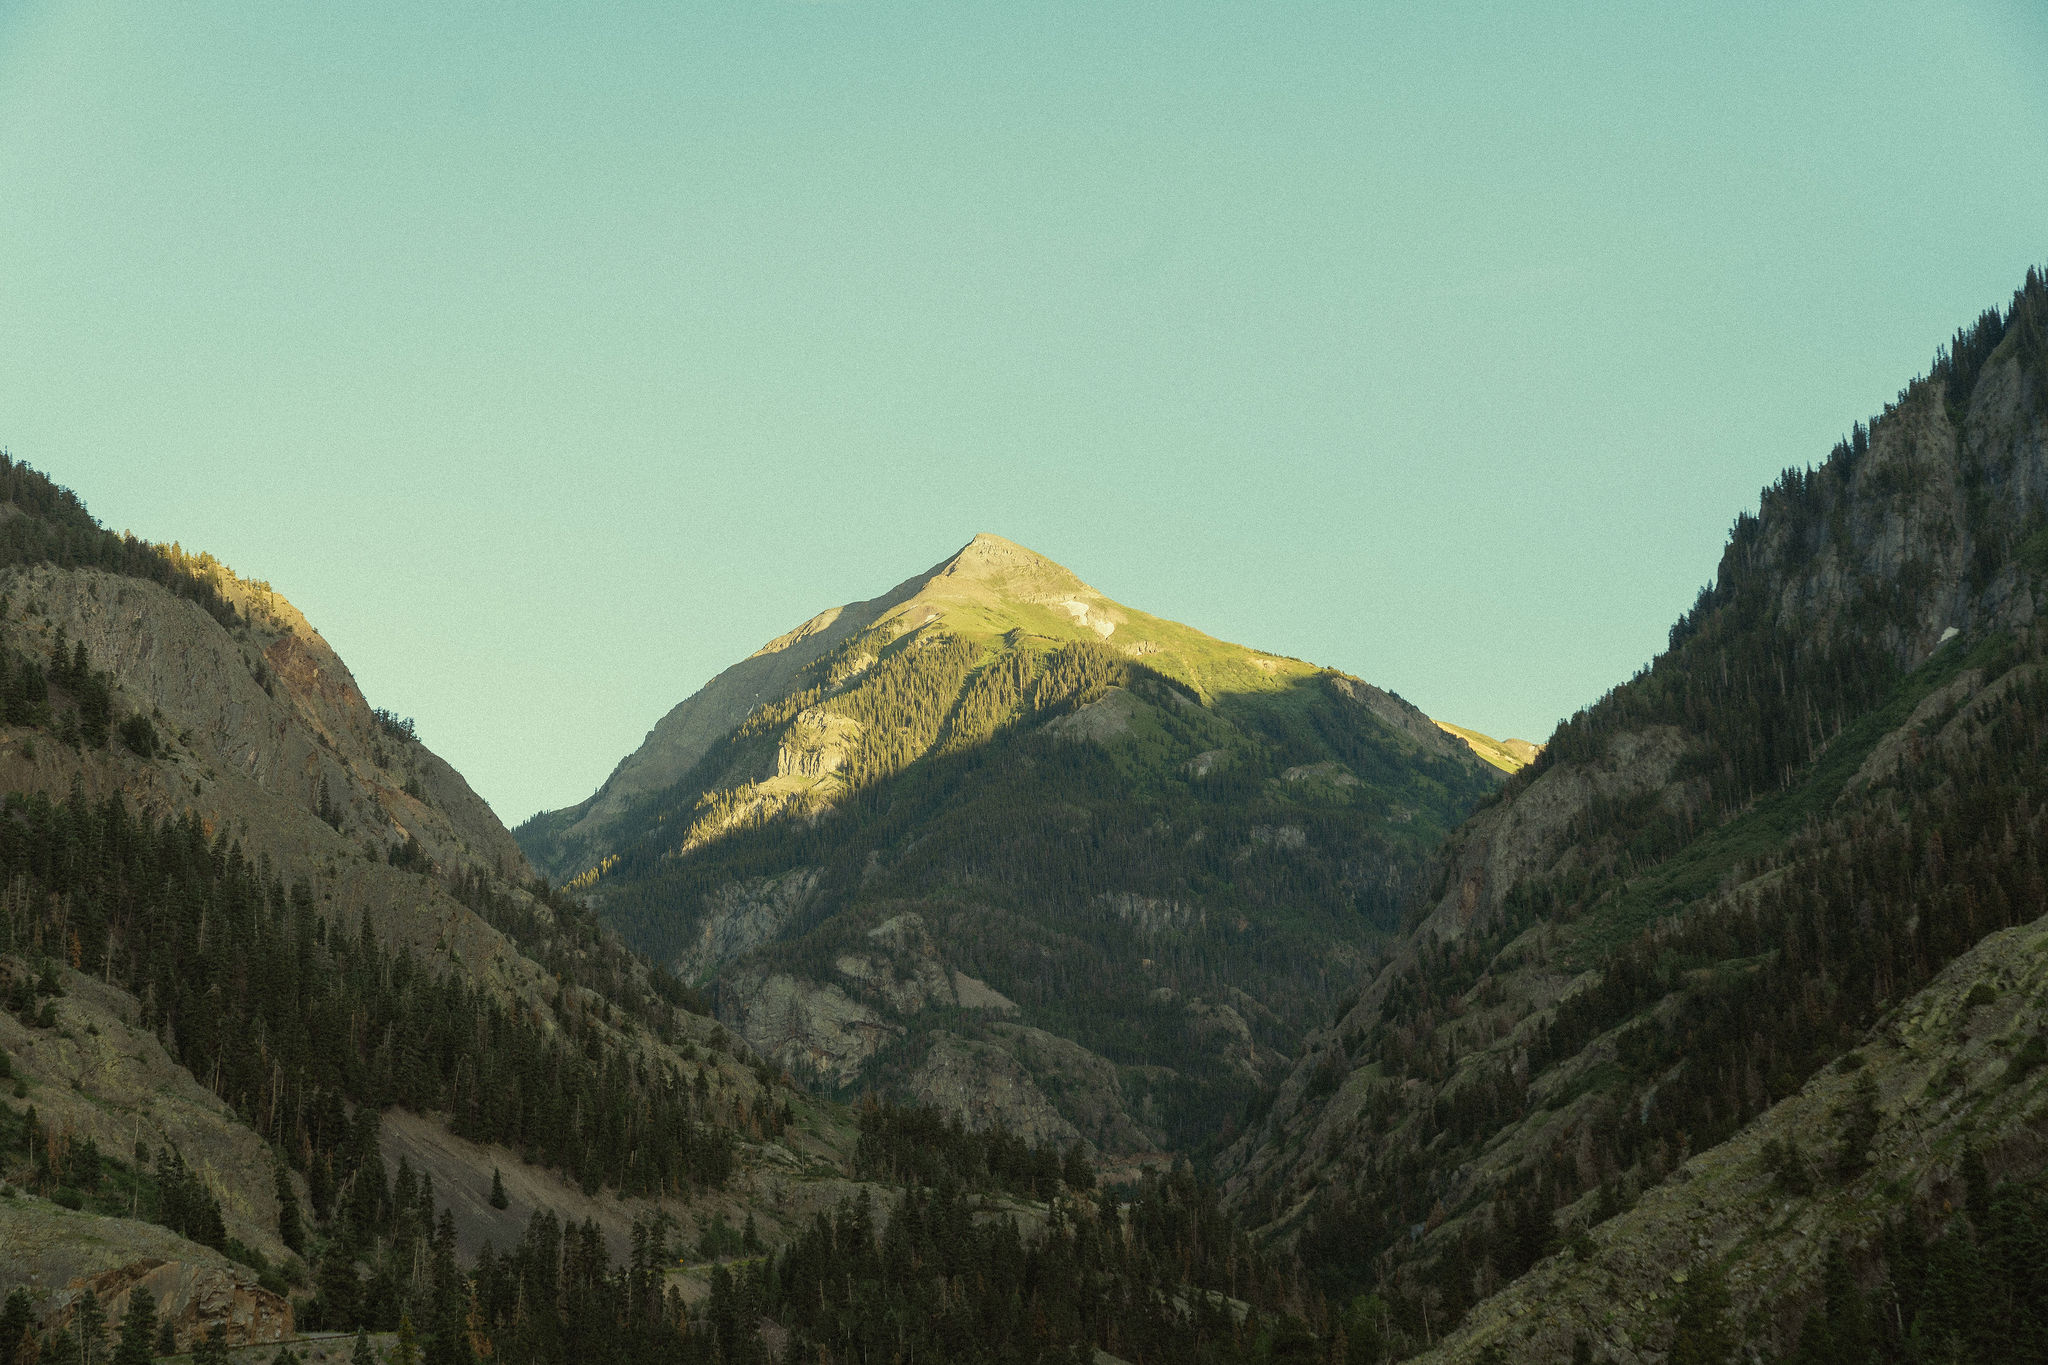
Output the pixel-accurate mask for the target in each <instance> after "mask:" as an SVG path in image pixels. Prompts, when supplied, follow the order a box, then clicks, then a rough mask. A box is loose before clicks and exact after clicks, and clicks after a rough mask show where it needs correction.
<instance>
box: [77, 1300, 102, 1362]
mask: <svg viewBox="0 0 2048 1365" xmlns="http://www.w3.org/2000/svg"><path fill="white" fill-rule="evenodd" d="M71 1329H72V1331H74V1332H76V1333H77V1334H78V1359H79V1365H102V1363H103V1362H104V1361H105V1360H106V1358H107V1310H106V1309H104V1308H102V1307H100V1300H99V1295H97V1294H95V1293H93V1292H92V1286H91V1285H87V1286H86V1287H85V1292H84V1293H83V1294H80V1295H79V1296H78V1307H77V1308H75V1309H74V1310H72V1314H71Z"/></svg>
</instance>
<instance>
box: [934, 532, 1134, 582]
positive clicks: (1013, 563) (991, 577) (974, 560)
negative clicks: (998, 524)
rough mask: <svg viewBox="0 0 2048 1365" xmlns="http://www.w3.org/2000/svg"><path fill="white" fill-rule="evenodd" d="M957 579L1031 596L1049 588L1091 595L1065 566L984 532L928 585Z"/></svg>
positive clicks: (964, 547)
mask: <svg viewBox="0 0 2048 1365" xmlns="http://www.w3.org/2000/svg"><path fill="white" fill-rule="evenodd" d="M943 578H959V579H966V580H969V581H973V582H984V583H989V584H991V585H998V586H1000V587H1003V588H1007V589H1009V590H1011V591H1013V592H1016V591H1022V592H1024V593H1030V592H1032V591H1034V590H1036V591H1044V590H1046V589H1049V588H1059V589H1063V590H1072V589H1079V590H1081V591H1084V592H1093V591H1094V590H1093V589H1091V588H1089V587H1088V585H1087V584H1085V583H1083V582H1082V581H1081V580H1080V579H1079V578H1078V577H1076V576H1075V575H1074V573H1073V572H1072V571H1071V570H1069V569H1067V568H1066V567H1065V566H1063V565H1060V564H1057V563H1055V562H1054V561H1052V560H1050V559H1047V558H1046V557H1045V556H1044V555H1042V554H1040V553H1038V551H1036V550H1033V549H1030V548H1028V547H1026V546H1023V545H1019V544H1018V543H1017V542H1016V541H1014V540H1006V539H1005V538H1003V537H1002V536H999V535H995V534H994V533H992V532H989V531H983V532H981V533H980V534H979V535H977V536H975V537H974V539H972V540H970V541H968V542H967V543H966V544H965V545H963V546H961V547H960V549H959V551H958V552H957V553H956V554H954V555H953V557H952V558H951V559H948V560H945V561H944V562H943V563H941V564H940V565H939V566H938V567H937V568H936V569H935V570H934V571H933V573H932V575H931V581H932V582H936V581H938V580H939V579H943Z"/></svg>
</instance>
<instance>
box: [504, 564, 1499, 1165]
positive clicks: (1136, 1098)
mask: <svg viewBox="0 0 2048 1365" xmlns="http://www.w3.org/2000/svg"><path fill="white" fill-rule="evenodd" d="M906 588H907V589H909V590H908V591H906V590H903V589H899V590H898V592H897V593H896V594H892V595H891V598H893V599H894V600H888V599H883V600H884V601H885V603H886V605H885V606H884V607H883V608H882V609H880V610H874V611H871V612H869V613H868V621H869V623H868V624H867V625H866V626H865V627H864V628H863V629H861V630H859V631H857V632H855V633H851V634H848V635H846V636H844V638H842V639H840V640H839V641H838V642H837V643H836V644H834V645H832V647H830V648H829V649H826V650H824V651H823V652H821V653H818V654H817V655H816V656H815V657H814V658H812V659H811V660H810V661H809V662H808V663H806V664H805V665H804V666H803V667H802V668H801V669H799V670H796V671H795V672H794V674H793V675H791V677H790V678H789V681H788V684H787V689H786V690H785V691H784V692H783V694H782V695H780V696H779V697H775V698H771V699H766V700H763V701H761V702H760V703H759V704H757V705H756V706H755V707H754V708H753V709H752V710H751V711H750V712H749V713H748V714H747V715H746V716H745V718H744V719H743V720H742V721H740V722H739V723H738V724H737V725H735V726H734V727H732V728H731V729H730V730H729V731H727V732H726V733H725V734H723V735H722V736H720V737H719V738H718V739H716V740H714V741H712V742H711V743H709V744H708V745H706V746H705V747H704V748H703V750H702V752H701V753H700V754H699V755H698V757H697V758H696V760H695V762H694V763H693V765H692V766H691V768H690V769H689V770H688V771H687V772H686V773H685V774H684V776H683V777H682V778H681V779H679V780H678V781H676V782H674V783H672V784H670V785H669V786H667V787H665V788H662V789H660V790H658V791H654V792H650V793H647V794H645V795H641V796H638V797H636V798H634V799H633V800H631V801H630V802H626V803H623V804H622V806H621V807H620V808H619V809H618V811H617V813H616V814H615V815H613V816H612V817H611V818H610V819H609V821H608V822H606V823H605V824H604V825H603V826H602V827H601V828H599V829H598V830H597V831H596V833H595V834H593V835H587V836H585V841H584V842H580V843H577V844H575V845H574V846H573V847H574V849H575V850H576V851H578V852H586V853H590V854H594V855H595V857H594V860H593V861H591V862H589V863H585V864H582V865H581V866H577V865H576V864H573V863H563V862H561V861H559V859H560V858H561V857H562V856H563V853H562V847H563V845H562V844H561V843H560V842H559V840H560V837H561V831H562V830H563V829H564V828H567V827H568V826H569V824H570V823H571V822H573V821H574V820H576V819H582V818H585V817H583V816H581V815H579V814H578V813H577V812H568V813H564V815H563V816H562V817H541V818H540V819H538V820H536V821H535V822H533V823H531V824H529V825H528V826H524V827H522V828H521V829H520V830H519V831H517V832H516V833H517V835H518V837H519V838H520V839H521V841H522V843H523V844H524V846H525V847H526V848H527V849H528V850H529V851H530V852H532V853H533V855H534V856H535V857H537V858H541V859H546V858H547V857H548V856H549V855H550V854H553V855H554V856H555V857H556V858H557V860H558V861H557V862H556V864H555V866H556V868H557V870H558V871H560V872H562V873H565V874H568V875H569V876H570V878H571V884H572V885H573V886H574V887H576V888H577V889H578V890H587V891H588V892H590V894H591V895H592V897H593V899H594V901H595V903H596V904H598V905H599V907H600V908H601V911H602V913H603V914H604V915H605V917H606V919H607V921H608V922H609V923H611V924H613V925H615V926H617V927H618V928H619V929H620V930H621V932H623V933H624V934H625V935H626V937H627V939H628V940H629V941H630V942H632V943H633V944H634V945H635V946H636V947H638V948H639V949H641V950H642V951H644V952H647V953H649V954H650V955H652V956H654V957H656V958H657V959H658V960H661V961H664V962H669V963H672V964H675V965H676V966H677V968H678V970H680V971H682V972H683V973H684V974H685V975H686V976H688V977H690V978H692V979H693V980H695V981H697V982H698V983H699V984H701V985H703V986H704V987H706V988H707V989H709V990H710V991H711V992H712V994H713V996H714V998H715V1000H716V1001H717V1002H718V1008H719V1011H720V1015H721V1017H722V1018H724V1019H726V1020H727V1022H729V1023H730V1024H732V1025H733V1026H735V1027H737V1028H738V1029H739V1030H740V1031H741V1032H742V1033H743V1034H744V1035H745V1036H747V1037H748V1038H749V1040H750V1041H751V1042H752V1043H753V1044H754V1045H755V1046H756V1047H758V1048H760V1049H761V1050H762V1051H764V1052H766V1053H768V1054H769V1055H772V1056H776V1057H777V1058H778V1059H780V1060H781V1061H782V1062H783V1063H784V1064H785V1065H787V1066H788V1067H789V1068H790V1069H791V1070H792V1071H793V1072H795V1073H797V1074H799V1075H804V1076H807V1077H808V1078H809V1079H811V1080H812V1081H814V1082H816V1083H819V1084H822V1085H824V1086H826V1087H827V1088H840V1087H845V1088H849V1089H852V1088H858V1087H860V1086H865V1085H873V1084H877V1083H879V1084H883V1085H885V1086H889V1087H893V1088H894V1089H895V1090H897V1091H898V1092H899V1093H903V1094H906V1095H909V1096H913V1097H917V1098H922V1099H927V1100H931V1101H934V1102H944V1103H949V1104H951V1105H953V1106H954V1107H956V1108H960V1109H963V1110H965V1111H966V1112H969V1113H973V1112H975V1108H976V1105H977V1104H980V1103H982V1099H981V1095H982V1093H983V1092H984V1091H986V1090H987V1089H988V1088H989V1087H990V1086H991V1085H992V1084H994V1083H995V1082H994V1081H993V1080H992V1079H991V1078H992V1076H994V1075H995V1074H996V1073H1001V1075H1002V1077H1003V1079H1002V1082H1001V1084H1002V1085H1004V1086H1005V1087H1007V1088H1008V1089H1007V1092H1006V1093H1008V1094H1009V1096H1010V1098H1009V1099H1007V1100H1005V1101H1004V1103H1005V1104H1008V1105H1009V1106H1010V1108H1009V1109H1008V1110H1006V1111H1004V1112H1005V1116H1006V1120H1007V1121H1010V1122H1013V1123H1015V1122H1022V1123H1024V1124H1025V1126H1026V1127H1029V1126H1030V1125H1031V1124H1033V1123H1039V1124H1042V1125H1044V1126H1045V1128H1046V1130H1047V1131H1050V1132H1059V1133H1068V1134H1073V1135H1077V1136H1079V1137H1081V1138H1083V1139H1085V1140H1086V1141H1088V1142H1090V1143H1092V1144H1095V1145H1097V1146H1099V1147H1101V1148H1103V1149H1105V1150H1114V1151H1125V1152H1135V1151H1142V1150H1147V1149H1150V1148H1152V1147H1155V1146H1158V1145H1161V1144H1166V1145H1172V1146H1176V1147H1182V1148H1193V1147H1198V1146H1200V1145H1202V1144H1203V1143H1205V1142H1208V1141H1211V1140H1213V1139H1214V1138H1215V1136H1216V1135H1217V1134H1218V1133H1219V1132H1222V1131H1223V1130H1224V1129H1226V1128H1227V1127H1228V1126H1229V1125H1230V1124H1231V1122H1232V1121H1233V1118H1234V1115H1235V1113H1236V1112H1237V1111H1238V1110H1239V1109H1240V1108H1241V1107H1242V1106H1243V1104H1244V1102H1245V1100H1246V1099H1247V1098H1248V1097H1249V1096H1250V1095H1251V1094H1252V1093H1254V1091H1255V1090H1256V1087H1257V1085H1258V1084H1259V1083H1260V1079H1261V1078H1262V1077H1263V1076H1265V1075H1267V1074H1268V1073H1270V1072H1271V1071H1272V1070H1273V1069H1274V1068H1275V1067H1277V1066H1278V1065H1279V1064H1280V1060H1281V1058H1282V1057H1283V1056H1284V1055H1285V1053H1286V1052H1287V1051H1289V1050H1291V1049H1292V1047H1293V1046H1294V1044H1295V1042H1296V1040H1297V1039H1298V1038H1299V1036H1300V1033H1301V1030H1302V1029H1303V1028H1304V1027H1305V1026H1306V1025H1307V1024H1309V1023H1310V1022H1311V1021H1313V1020H1314V1019H1315V1018H1316V1017H1317V1016H1318V1015H1319V1014H1320V1013H1321V1012H1322V1011H1324V1010H1326V1009H1327V1008H1328V1005H1329V1002H1330V1001H1331V1000H1332V999H1333V998H1334V996H1335V994H1336V993H1337V992H1339V991H1340V990H1342V989H1343V988H1344V985H1345V983H1346V982H1347V981H1348V980H1349V979H1350V978H1351V977H1352V976H1353V975H1354V974H1355V973H1356V971H1357V970H1358V969H1359V968H1360V967H1361V966H1362V965H1363V963H1364V962H1365V961H1366V960H1367V958H1368V956H1369V954H1370V952H1371V950H1372V945H1373V944H1374V943H1375V942H1376V941H1377V940H1378V939H1379V938H1380V937H1382V936H1383V935H1384V934H1385V933H1386V932H1387V931H1388V930H1390V929H1391V928H1393V927H1394V925H1395V923H1396V918H1397V915H1398V907H1399V906H1400V905H1401V904H1402V903H1403V898H1404V896H1406V895H1407V894H1409V893H1410V892H1411V891H1412V890H1413V889H1414V887H1415V886H1416V884H1417V883H1418V882H1419V880H1420V879H1421V877H1422V876H1423V869H1424V866H1425V863H1426V860H1427V857H1428V854H1429V853H1430V851H1431V849H1432V848H1433V847H1434V846H1435V845H1436V844H1437V843H1438V842H1439V841H1440V840H1441V839H1442V837H1443V836H1444V834H1445V833H1447V832H1448V830H1449V829H1450V828H1451V827H1452V825H1454V824H1455V823H1456V821H1457V820H1458V819H1459V818H1460V816H1461V815H1462V814H1463V813H1464V812H1465V811H1466V810H1467V809H1469V808H1470V806H1471V805H1472V803H1473V802H1474V801H1476V800H1477V799H1479V798H1480V797H1481V796H1482V795H1484V794H1485V793H1486V792H1488V791H1489V790H1491V789H1492V786H1493V784H1494V782H1495V781H1496V780H1497V779H1496V776H1495V774H1494V772H1493V770H1492V769H1491V768H1489V767H1487V766H1486V765H1484V764H1483V763H1481V762H1480V761H1479V760H1478V759H1477V757H1476V756H1475V755H1474V754H1473V753H1472V752H1471V750H1470V749H1468V748H1467V747H1466V746H1465V745H1464V744H1462V743H1459V742H1457V741H1455V740H1452V739H1451V738H1449V737H1448V736H1446V735H1444V734H1443V733H1442V732H1441V731H1440V730H1439V729H1438V728H1437V727H1436V726H1435V725H1433V724H1432V723H1431V722H1430V721H1429V720H1428V719H1427V718H1426V717H1424V716H1423V715H1422V714H1421V713H1420V712H1418V711H1416V710H1415V709H1414V708H1413V707H1411V706H1408V705H1407V704H1406V703H1405V702H1402V701H1400V700H1399V699H1398V698H1396V697H1393V696H1391V695H1389V694H1387V693H1384V692H1381V691H1380V690H1378V689H1376V688H1373V687H1370V686H1369V685H1367V684H1364V683H1361V682H1359V681H1357V680H1356V679H1351V678H1347V677H1344V676H1342V675H1339V674H1335V673H1332V672H1330V671H1328V670H1323V669H1318V668H1316V667H1315V666H1313V665H1310V664H1307V663H1303V662H1301V661H1300V660H1296V659H1288V658H1283V657H1280V656H1276V655H1270V654H1265V653H1261V652H1259V651H1256V650H1250V649H1246V648H1244V647H1242V646H1238V645H1232V644H1228V643H1225V642H1223V641H1220V640H1216V639H1214V638H1212V637H1210V636H1207V635H1204V634H1203V633H1201V632H1200V631H1197V630H1194V629H1192V628H1190V627H1187V626H1183V625H1179V624H1177V623H1174V622H1171V621H1164V620H1161V619H1159V618H1157V617H1153V616H1149V615H1146V614H1145V613H1142V612H1138V611H1134V610H1131V609H1129V608H1126V607H1123V606H1121V605H1120V604H1117V603H1115V602H1112V601H1110V600H1109V599H1107V598H1105V597H1103V596H1102V595H1101V594H1099V593H1096V592H1095V591H1094V590H1093V589H1090V588H1089V587H1087V585H1086V584H1084V583H1082V582H1081V581H1080V580H1079V579H1078V578H1076V577H1075V576H1074V575H1073V574H1071V573H1069V572H1068V571H1067V570H1065V569H1063V568H1061V567H1060V566H1058V565H1056V564H1053V563H1052V562H1050V561H1048V560H1046V559H1044V558H1042V557H1040V556H1038V555H1035V554H1033V553H1032V552H1030V551H1028V550H1025V549H1023V548H1022V547H1020V546H1017V545H1014V544H1012V543H1011V542H1009V541H1005V540H1001V539H999V538H997V537H994V536H978V537H976V538H975V540H974V541H973V542H971V543H970V544H969V545H968V546H967V547H966V548H965V549H964V550H962V551H961V553H960V554H959V555H957V556H955V557H953V558H952V559H950V560H948V561H946V562H945V563H944V564H941V565H939V566H938V567H937V568H936V569H934V570H933V571H932V572H931V573H929V574H927V575H925V576H923V577H922V579H920V580H913V581H912V583H911V584H909V585H906ZM852 611H854V609H853V608H847V609H843V612H842V613H840V614H832V613H828V614H827V617H821V618H819V620H821V621H823V620H827V619H828V618H829V619H830V620H832V621H835V622H836V621H837V620H839V619H841V618H842V616H843V614H844V613H846V612H852ZM804 638H806V636H805V634H804V632H802V631H799V632H792V634H791V635H790V636H785V637H783V640H782V641H778V642H777V643H776V645H771V646H770V649H771V650H772V649H775V648H778V647H782V648H789V647H793V646H794V645H795V644H796V642H798V641H800V640H802V639H804ZM717 686H718V684H716V683H714V684H713V686H712V687H711V688H707V689H706V691H707V693H709V692H713V691H715V689H716V688H717ZM679 710H680V708H679ZM659 735H660V732H659V730H658V731H657V737H656V738H655V739H651V740H650V745H653V744H655V743H656V742H657V741H658V738H659ZM625 770H626V765H622V771H625ZM600 795H601V796H602V793H601V794H600ZM594 799H595V798H594ZM589 808H590V807H589V805H588V803H587V804H586V807H584V808H579V811H587V810H588V809H589ZM572 869H573V871H572ZM913 920H914V923H913ZM885 924H893V925H896V926H897V927H896V928H892V929H888V930H886V931H885V930H883V929H882V926H883V925H885ZM906 935H908V936H909V937H907V938H906V937H905V936H906ZM884 939H887V940H888V941H887V942H884V941H883V940H884ZM885 959H886V961H885ZM953 974H960V975H964V976H965V977H966V978H969V979H970V980H971V982H972V985H971V986H968V987H966V988H964V989H963V988H962V987H961V985H960V984H959V983H958V982H957V981H954V980H953ZM775 978H784V979H786V984H774V983H775ZM984 989H985V990H987V991H992V992H994V996H993V997H984V996H982V995H981V994H979V992H981V991H982V990H984ZM764 995H770V996H776V998H778V999H785V998H786V1000H787V1001H788V1003H787V1005H786V1007H785V1006H783V1005H779V1004H778V1005H776V1006H775V1007H774V1008H773V1010H772V1011H764V1008H763V1006H762V1005H761V1003H760V1002H761V1000H762V999H763V998H764ZM973 1000H988V1001H990V1002H991V1003H988V1004H983V1005H976V1004H974V1003H971V1002H972V1001H973ZM995 1002H999V1003H995ZM821 1013H822V1014H825V1015H828V1016H831V1018H833V1019H834V1020H838V1021H840V1023H843V1025H844V1027H843V1028H840V1027H838V1025H836V1024H835V1025H834V1026H833V1028H835V1029H837V1032H833V1030H832V1029H827V1028H824V1027H821V1026H814V1025H813V1024H811V1023H807V1022H801V1023H795V1024H793V1023H792V1022H791V1021H792V1018H793V1017H794V1016H795V1015H802V1016H804V1018H805V1019H806V1020H809V1019H811V1018H814V1017H815V1016H818V1015H819V1014H821ZM848 1030H851V1031H852V1032H853V1033H857V1034H860V1035H862V1036H861V1037H859V1038H855V1037H852V1036H840V1035H841V1034H846V1033H847V1031H848ZM1041 1035H1050V1036H1051V1038H1052V1039H1054V1040H1063V1041H1064V1042H1065V1043H1072V1044H1079V1045H1080V1049H1081V1052H1080V1054H1079V1055H1073V1054H1072V1053H1071V1051H1070V1052H1068V1053H1060V1049H1059V1048H1057V1047H1054V1046H1053V1045H1052V1043H1050V1042H1047V1041H1045V1040H1044V1039H1043V1037H1041ZM935 1041H936V1043H937V1044H938V1045H939V1046H938V1051H937V1053H936V1054H935V1052H934V1044H935ZM997 1053H1000V1054H1002V1055H1001V1056H997V1055H996V1054H997ZM1055 1053H1060V1055H1061V1056H1062V1057H1064V1058H1065V1060H1064V1061H1063V1062H1060V1063H1058V1064H1055V1063H1054V1062H1053V1061H1052V1060H1050V1058H1051V1057H1052V1056H1053V1054H1055ZM935 1056H936V1060H935ZM969 1058H971V1060H963V1059H969ZM1005 1059H1008V1060H1005ZM1018 1068H1021V1071H1022V1072H1023V1073H1026V1074H1024V1075H1022V1076H1018V1075H1014V1074H1012V1072H1013V1071H1015V1070H1017V1069H1018ZM935 1073H943V1077H944V1079H943V1081H941V1080H940V1079H939V1078H938V1077H937V1075H936V1074H935ZM1059 1092H1066V1093H1059Z"/></svg>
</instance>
